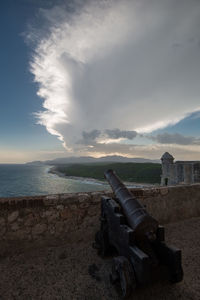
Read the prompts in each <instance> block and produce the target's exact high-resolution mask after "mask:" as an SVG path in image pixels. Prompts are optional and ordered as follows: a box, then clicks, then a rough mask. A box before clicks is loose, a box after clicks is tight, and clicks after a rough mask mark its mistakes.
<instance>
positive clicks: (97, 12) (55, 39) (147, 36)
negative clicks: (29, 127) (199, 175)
mask: <svg viewBox="0 0 200 300" xmlns="http://www.w3.org/2000/svg"><path fill="white" fill-rule="evenodd" d="M66 3H69V1H66ZM66 3H63V5H59V6H55V7H54V8H52V9H49V10H43V11H42V12H41V18H43V19H44V23H45V24H46V25H44V27H43V31H42V33H41V31H40V34H38V35H37V30H36V31H34V36H36V37H38V39H36V40H37V46H36V48H35V52H34V55H33V59H32V62H31V72H32V73H33V74H34V76H35V81H36V82H38V83H39V89H38V95H39V96H40V97H41V98H42V99H43V108H44V110H43V111H41V112H39V113H38V114H37V116H38V120H39V123H40V124H42V125H44V126H46V128H47V130H48V131H49V132H50V133H51V134H54V135H57V136H58V137H59V139H60V140H61V141H62V142H63V145H64V146H65V148H66V149H68V151H70V150H71V151H73V152H74V153H77V154H80V153H81V154H87V153H94V154H95V153H102V154H105V153H107V152H109V153H110V154H111V153H119V154H120V153H121V154H122V153H123V154H127V155H130V152H131V151H132V150H133V146H131V145H130V143H133V142H134V138H135V137H136V135H137V134H136V131H137V132H151V131H153V130H155V129H158V128H162V127H166V126H167V125H169V124H175V123H176V122H178V121H179V120H181V119H182V118H184V117H185V116H187V115H188V114H189V113H192V112H194V111H198V110H200V101H199V98H200V83H199V78H200V31H199V28H200V1H196V0H190V1H188V0H177V1H174V0H140V1H137V0H123V1H122V0H121V1H118V0H111V1H99V0H96V1H95V0H91V1H74V2H70V5H67V4H66ZM45 26H46V28H45ZM45 29H48V30H45ZM38 33H39V31H38ZM30 36H31V34H30ZM116 128H117V129H116ZM113 140H114V141H115V143H113ZM157 140H158V139H157ZM127 141H128V143H127ZM117 143H118V144H117ZM161 143H162V141H161ZM131 147H132V148H131ZM114 148H115V149H114ZM133 154H134V152H133Z"/></svg>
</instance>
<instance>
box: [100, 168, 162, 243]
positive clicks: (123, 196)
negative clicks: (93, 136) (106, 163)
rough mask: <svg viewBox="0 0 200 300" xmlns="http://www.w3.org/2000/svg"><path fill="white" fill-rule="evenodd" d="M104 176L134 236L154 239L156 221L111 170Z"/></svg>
mask: <svg viewBox="0 0 200 300" xmlns="http://www.w3.org/2000/svg"><path fill="white" fill-rule="evenodd" d="M104 176H105V178H106V179H107V181H108V182H109V184H110V186H111V188H112V190H113V193H114V195H115V196H116V198H117V200H118V202H119V204H120V206H121V208H122V210H123V213H124V215H125V216H126V219H127V223H128V224H129V226H130V227H131V228H132V229H133V230H134V233H135V235H136V237H138V238H139V239H144V238H148V239H149V240H154V239H155V234H156V230H157V228H158V222H157V221H156V220H155V219H154V218H153V217H152V216H150V215H149V214H148V213H147V211H146V209H145V208H144V207H143V206H142V205H141V204H140V202H139V201H138V200H137V199H136V198H135V197H134V196H133V195H132V193H131V192H130V191H129V190H128V189H127V188H126V186H125V185H124V184H123V183H122V182H121V181H120V179H119V178H118V176H117V175H116V174H115V172H114V171H113V170H107V171H106V172H105V173H104Z"/></svg>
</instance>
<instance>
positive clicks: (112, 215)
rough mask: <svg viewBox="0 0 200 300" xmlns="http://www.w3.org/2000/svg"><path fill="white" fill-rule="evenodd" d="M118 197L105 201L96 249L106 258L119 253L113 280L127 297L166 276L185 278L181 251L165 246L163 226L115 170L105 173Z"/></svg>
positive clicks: (103, 200)
mask: <svg viewBox="0 0 200 300" xmlns="http://www.w3.org/2000/svg"><path fill="white" fill-rule="evenodd" d="M104 176H105V178H106V179H107V180H108V182H109V184H110V186H111V188H112V190H113V192H114V195H115V198H110V197H106V196H103V197H102V198H101V217H100V221H101V224H100V231H98V232H97V233H96V237H95V244H94V245H95V248H97V249H98V253H99V254H100V255H101V256H102V257H104V256H107V255H112V254H115V256H114V258H113V263H112V271H111V274H110V280H111V282H112V283H113V284H117V285H118V286H120V289H121V294H122V297H123V298H125V297H127V296H129V295H130V293H131V292H132V291H133V290H134V289H135V288H136V287H137V286H140V285H146V284H148V283H151V282H152V281H155V280H158V279H159V278H160V275H159V273H162V274H165V276H167V278H169V280H170V281H171V282H172V283H176V282H179V281H181V280H182V279H183V270H182V265H181V250H179V249H177V248H175V247H170V246H168V245H166V243H165V236H164V227H162V226H160V225H159V224H158V222H157V220H155V219H154V218H153V217H152V216H150V215H149V214H148V212H147V211H146V209H145V208H144V207H143V206H142V205H141V204H140V202H139V201H138V200H137V199H136V198H135V197H134V196H133V194H132V193H131V192H130V191H129V190H128V189H127V188H126V187H125V185H124V184H123V183H122V182H121V181H120V179H119V178H118V177H117V175H116V174H115V172H114V171H113V170H108V171H106V172H105V173H104Z"/></svg>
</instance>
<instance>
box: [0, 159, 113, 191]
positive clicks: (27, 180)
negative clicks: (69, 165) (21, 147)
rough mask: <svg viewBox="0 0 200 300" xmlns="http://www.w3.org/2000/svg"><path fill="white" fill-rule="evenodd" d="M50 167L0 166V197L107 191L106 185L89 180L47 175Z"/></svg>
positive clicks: (27, 165) (26, 165)
mask: <svg viewBox="0 0 200 300" xmlns="http://www.w3.org/2000/svg"><path fill="white" fill-rule="evenodd" d="M51 167H52V166H45V165H31V164H30V165H29V164H0V197H20V196H34V195H47V194H59V193H73V192H92V191H103V190H107V189H109V186H108V184H106V183H103V182H100V181H97V180H94V179H89V178H76V179H75V178H68V177H60V176H58V175H56V174H52V173H49V170H50V169H51Z"/></svg>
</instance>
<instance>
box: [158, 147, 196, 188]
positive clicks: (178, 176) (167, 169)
mask: <svg viewBox="0 0 200 300" xmlns="http://www.w3.org/2000/svg"><path fill="white" fill-rule="evenodd" d="M161 161H162V175H161V185H176V184H191V183H199V182H200V161H176V162H174V157H173V156H172V155H171V154H170V153H168V152H165V153H164V154H163V156H162V157H161Z"/></svg>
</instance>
